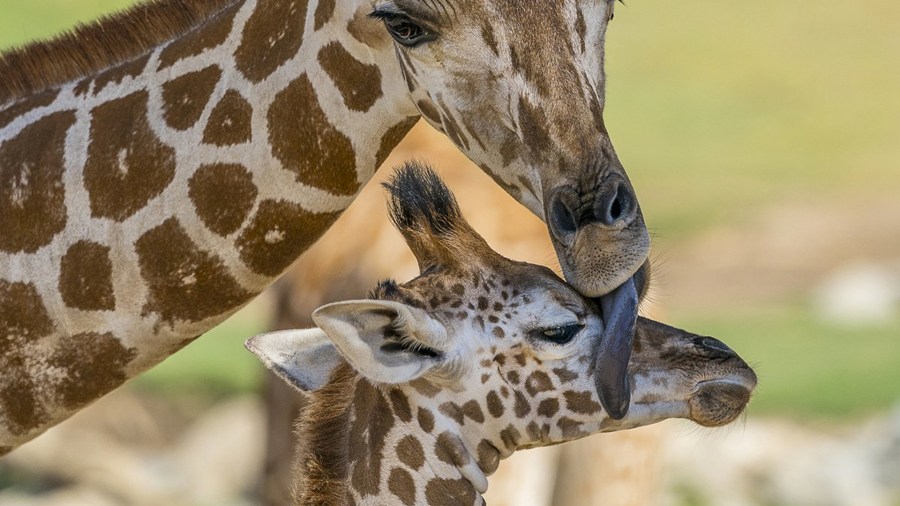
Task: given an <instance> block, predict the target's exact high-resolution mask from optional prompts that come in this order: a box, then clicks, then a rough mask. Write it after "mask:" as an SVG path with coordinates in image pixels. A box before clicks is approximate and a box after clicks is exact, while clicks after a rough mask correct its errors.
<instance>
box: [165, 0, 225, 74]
mask: <svg viewBox="0 0 900 506" xmlns="http://www.w3.org/2000/svg"><path fill="white" fill-rule="evenodd" d="M239 8H240V4H237V5H235V6H234V7H230V8H228V9H226V10H224V11H222V12H221V13H220V14H218V15H217V16H216V17H214V18H213V19H211V20H210V21H209V22H207V23H206V24H204V25H202V26H200V27H199V28H197V29H195V30H193V31H191V32H190V33H188V34H186V35H183V36H181V37H178V38H177V39H175V41H174V42H172V43H171V44H169V45H168V46H166V48H165V49H163V50H162V52H161V53H160V55H159V69H160V70H162V69H165V68H168V67H171V66H172V65H174V64H175V63H177V62H178V61H179V60H183V59H185V58H190V57H192V56H197V55H198V54H200V53H202V52H204V51H206V50H207V49H212V48H214V47H216V46H218V45H220V44H222V43H223V42H225V40H226V39H228V35H229V34H230V33H231V28H232V26H233V25H234V16H235V15H236V14H237V12H238V10H239Z"/></svg>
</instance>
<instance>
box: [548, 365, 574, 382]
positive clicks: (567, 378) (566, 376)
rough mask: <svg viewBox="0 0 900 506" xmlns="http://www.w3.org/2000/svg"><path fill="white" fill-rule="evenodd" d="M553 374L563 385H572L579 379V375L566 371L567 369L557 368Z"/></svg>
mask: <svg viewBox="0 0 900 506" xmlns="http://www.w3.org/2000/svg"><path fill="white" fill-rule="evenodd" d="M553 374H555V375H556V377H557V378H559V381H561V382H563V383H571V382H573V381H575V380H576V379H578V375H577V374H575V373H574V372H572V371H570V370H568V369H566V368H565V367H557V368H554V369H553Z"/></svg>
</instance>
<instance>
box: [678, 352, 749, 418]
mask: <svg viewBox="0 0 900 506" xmlns="http://www.w3.org/2000/svg"><path fill="white" fill-rule="evenodd" d="M738 360H740V359H738ZM741 362H743V361H742V360H741ZM743 365H744V367H743V368H741V369H739V370H738V371H736V372H735V373H734V374H731V375H729V376H728V377H726V378H720V379H713V380H706V381H701V382H700V383H698V384H697V387H696V388H695V389H694V391H693V393H692V394H691V398H690V400H689V402H688V407H689V409H690V414H689V416H688V418H690V419H691V420H692V421H694V422H695V423H697V424H699V425H702V426H704V427H720V426H722V425H728V424H729V423H731V422H733V421H734V420H735V419H736V418H737V417H738V416H740V414H741V413H743V412H744V408H745V407H747V403H749V402H750V396H751V395H752V394H753V390H754V389H755V388H756V374H755V373H754V372H753V370H752V369H750V367H748V366H747V364H743Z"/></svg>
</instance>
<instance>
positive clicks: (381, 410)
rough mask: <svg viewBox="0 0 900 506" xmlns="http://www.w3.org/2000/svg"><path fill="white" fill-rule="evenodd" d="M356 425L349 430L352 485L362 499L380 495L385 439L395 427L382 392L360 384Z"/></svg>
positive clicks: (355, 408)
mask: <svg viewBox="0 0 900 506" xmlns="http://www.w3.org/2000/svg"><path fill="white" fill-rule="evenodd" d="M353 409H354V422H353V423H352V425H351V427H350V439H349V440H350V441H352V442H353V444H350V445H349V447H350V451H349V461H350V463H351V466H352V471H351V478H350V479H351V483H352V484H353V487H354V488H355V489H356V491H357V492H359V494H360V495H362V496H363V497H365V496H367V495H378V493H379V489H380V488H381V485H380V484H381V472H382V468H381V464H382V459H383V455H384V444H385V438H386V437H387V435H388V433H389V432H390V430H391V428H392V427H393V426H394V418H393V417H392V416H391V411H390V406H389V405H388V403H387V400H386V399H385V398H384V396H383V395H382V394H381V392H380V391H379V390H378V389H377V388H375V387H373V386H372V385H371V384H369V383H368V382H366V381H360V382H359V384H358V385H357V388H356V394H355V397H354V399H353Z"/></svg>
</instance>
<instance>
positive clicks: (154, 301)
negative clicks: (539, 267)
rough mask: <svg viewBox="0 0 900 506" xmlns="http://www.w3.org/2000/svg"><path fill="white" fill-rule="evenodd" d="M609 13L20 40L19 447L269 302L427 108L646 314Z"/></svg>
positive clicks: (569, 266) (15, 106)
mask: <svg viewBox="0 0 900 506" xmlns="http://www.w3.org/2000/svg"><path fill="white" fill-rule="evenodd" d="M612 13H613V3H612V2H611V1H608V0H565V1H561V0H554V1H551V0H533V1H531V2H528V3H527V4H523V3H522V2H521V1H520V0H488V1H483V0H477V1H476V0H378V1H376V2H375V3H374V7H373V3H372V2H371V1H370V0H159V1H156V2H151V3H146V4H143V5H139V6H138V7H135V8H133V9H131V10H129V11H126V12H124V13H122V14H119V15H116V16H113V17H110V18H107V19H105V20H102V21H100V22H99V23H96V24H93V25H89V26H87V27H83V28H80V29H78V30H76V31H75V32H73V33H72V34H69V35H65V36H63V37H61V38H58V39H56V40H53V41H50V42H43V43H37V44H33V45H30V46H26V47H24V48H22V49H19V50H16V51H13V52H9V53H6V54H3V55H2V57H0V104H4V105H0V371H2V372H0V374H2V376H0V455H2V454H4V453H6V452H8V451H11V450H12V449H13V448H15V447H16V446H18V445H20V444H22V443H23V442H25V441H28V440H29V439H31V438H33V437H35V436H37V435H38V434H40V433H42V432H43V431H44V430H46V429H47V428H48V427H50V426H52V425H53V424H55V423H57V422H59V421H61V420H63V419H65V418H66V417H68V416H70V415H71V414H72V413H74V412H75V411H77V410H79V409H81V408H82V407H84V406H86V405H87V404H89V403H91V402H92V401H94V400H96V399H97V398H99V397H100V396H102V395H103V394H105V393H107V392H109V391H110V390H112V389H113V388H115V387H117V386H118V385H120V384H121V383H122V382H124V381H125V380H126V379H128V378H131V377H134V376H136V375H137V374H139V373H140V372H142V371H144V370H146V369H148V368H150V367H152V366H153V365H155V364H157V363H159V362H160V361H161V360H163V359H164V358H166V357H168V356H169V355H171V354H172V353H174V352H176V351H177V350H179V349H181V348H182V347H183V346H185V345H186V344H187V343H189V342H191V341H192V340H193V339H194V338H196V337H197V336H198V335H200V334H202V333H203V332H205V331H207V330H209V329H210V328H212V327H214V326H215V325H217V324H219V323H220V322H221V321H222V320H224V319H225V318H226V317H228V316H229V315H230V314H232V313H233V312H234V311H236V310H237V309H238V308H240V307H241V306H242V305H244V304H245V303H246V302H248V301H249V300H251V299H252V298H253V297H254V296H255V295H256V294H258V293H259V292H260V291H262V290H263V289H264V288H265V287H266V286H268V285H269V284H270V283H271V282H272V281H273V280H274V279H275V278H276V277H277V276H279V275H280V274H281V273H282V272H283V271H284V269H286V268H287V267H288V266H289V265H290V264H291V263H292V262H293V261H294V260H295V259H296V258H297V257H298V256H299V255H300V254H301V253H302V252H303V251H304V250H305V249H306V248H307V247H308V246H309V245H310V244H311V243H313V242H314V241H315V240H316V239H317V238H318V237H319V236H320V235H321V233H322V232H324V230H325V229H327V228H328V227H329V226H330V225H331V224H332V223H333V222H334V220H335V219H337V217H338V216H339V215H340V213H341V211H342V210H344V209H345V208H346V207H347V206H349V205H350V203H351V202H352V200H353V198H354V197H355V195H356V194H357V192H358V191H359V189H360V187H361V186H362V185H363V184H364V183H365V182H366V181H367V180H368V179H369V178H370V177H371V176H372V174H373V173H374V171H375V170H376V168H377V167H378V166H379V164H380V162H381V161H383V159H384V158H385V157H386V155H387V154H388V153H389V152H390V151H391V149H392V148H393V147H394V146H395V145H396V144H397V143H398V142H399V140H400V139H401V138H402V137H403V136H404V135H405V133H406V132H407V131H408V130H409V129H410V128H411V126H412V125H413V124H414V123H415V122H416V121H417V120H418V118H419V117H420V116H422V117H424V118H425V119H426V120H428V121H429V122H430V123H431V124H432V125H434V126H435V127H437V128H439V129H441V130H442V131H443V132H445V133H446V134H447V135H448V136H449V137H450V138H451V139H452V140H453V141H454V142H455V143H456V145H457V146H459V147H460V148H461V149H462V150H463V151H464V152H466V154H467V155H468V156H469V157H470V158H472V159H473V160H475V161H476V162H477V163H478V164H479V165H480V166H482V167H483V168H484V170H485V171H487V172H488V173H489V174H491V175H492V176H493V178H494V179H495V180H496V181H497V182H498V183H499V184H501V185H502V186H503V187H504V188H505V189H506V190H507V191H508V192H510V193H511V194H512V195H513V196H514V197H516V198H517V199H518V200H519V201H520V202H522V203H523V204H525V205H526V206H527V207H528V208H529V209H531V210H532V211H533V212H534V213H536V214H538V215H539V216H542V217H544V218H545V220H546V221H547V222H548V224H549V228H550V231H551V235H552V237H553V239H554V245H555V248H556V250H557V253H558V255H559V257H560V262H561V264H562V266H563V270H564V272H565V274H566V276H567V278H568V279H569V281H570V282H572V283H573V285H574V286H575V287H576V288H578V289H579V290H580V291H582V292H583V293H585V294H587V295H591V296H599V295H604V294H608V293H610V292H612V293H614V294H615V296H612V295H608V296H607V297H606V299H607V304H606V307H607V308H610V310H612V309H615V310H616V311H617V312H620V313H621V312H623V311H625V312H630V313H633V312H634V311H635V310H634V304H632V302H633V301H635V300H636V294H634V288H633V286H634V283H633V282H632V281H630V278H631V276H632V275H633V274H634V273H635V272H636V271H637V270H638V269H639V267H640V266H641V265H642V264H643V262H644V261H645V259H646V257H647V253H648V249H649V238H648V235H647V232H646V227H645V225H644V222H643V218H642V216H641V213H640V209H639V207H638V204H637V200H636V198H635V196H634V193H633V191H632V189H631V185H630V183H629V181H628V179H627V177H626V175H625V173H624V171H623V169H622V167H621V165H620V163H619V161H618V159H617V158H616V155H615V153H614V151H613V148H612V145H611V143H610V141H609V137H608V135H607V133H606V129H605V126H604V124H603V118H602V112H603V96H604V93H603V91H604V73H603V42H604V38H605V32H606V27H607V22H608V21H609V19H611V18H612ZM619 285H623V288H620V289H617V287H618V286H619ZM613 299H615V300H613ZM623 308H624V309H623ZM631 316H632V317H633V314H632V315H631ZM620 320H621V321H623V322H625V324H623V325H622V326H621V327H620V328H617V332H615V333H614V334H615V335H614V336H613V335H611V337H610V339H607V342H608V343H611V344H615V343H619V344H623V343H624V345H623V346H619V348H618V350H619V351H620V354H619V356H616V355H615V354H614V353H609V355H610V359H609V360H610V364H611V365H610V367H607V368H605V369H604V370H606V371H610V372H609V377H608V378H607V379H606V388H605V389H604V390H603V392H604V393H605V398H604V402H605V403H606V404H608V407H609V411H610V412H611V413H617V412H619V413H618V414H619V415H621V416H624V412H622V410H623V409H625V408H624V407H627V405H628V403H627V399H623V396H624V397H627V392H628V389H627V388H626V387H625V383H624V382H627V378H626V377H625V374H624V371H623V370H621V369H619V370H617V369H616V368H615V367H614V364H616V363H618V364H627V360H624V361H622V360H621V358H622V357H621V353H625V352H626V351H627V350H630V341H629V339H630V336H631V335H632V332H633V329H629V327H628V324H627V323H628V322H629V321H631V322H632V323H633V318H624V319H620ZM610 327H611V328H612V327H616V326H614V325H611V326H610ZM613 337H617V338H618V339H613ZM623 350H626V351H623ZM601 354H606V351H602V352H601ZM623 406H624V407H623Z"/></svg>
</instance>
